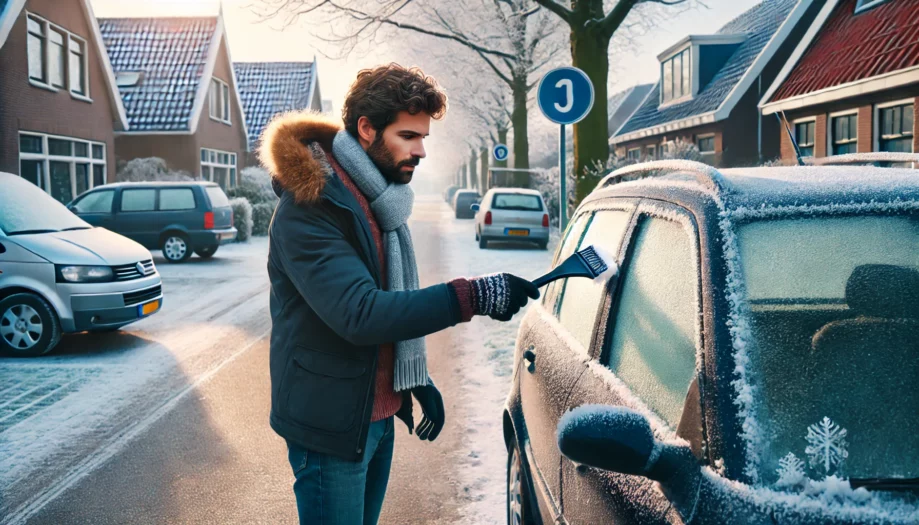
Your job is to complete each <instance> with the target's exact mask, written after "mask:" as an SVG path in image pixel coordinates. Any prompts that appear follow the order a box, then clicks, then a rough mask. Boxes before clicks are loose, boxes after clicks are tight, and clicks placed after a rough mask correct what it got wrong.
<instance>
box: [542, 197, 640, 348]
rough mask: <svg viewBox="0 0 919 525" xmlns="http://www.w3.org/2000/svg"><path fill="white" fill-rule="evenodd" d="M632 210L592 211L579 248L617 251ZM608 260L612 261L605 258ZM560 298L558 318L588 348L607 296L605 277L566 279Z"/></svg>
mask: <svg viewBox="0 0 919 525" xmlns="http://www.w3.org/2000/svg"><path fill="white" fill-rule="evenodd" d="M631 216H632V212H631V211H620V210H603V211H598V212H597V213H596V214H594V216H593V219H592V220H591V221H590V224H589V225H588V227H587V232H586V233H585V234H584V237H583V239H581V242H580V244H579V245H578V249H579V250H580V249H582V248H586V247H588V246H597V247H600V248H602V249H603V251H604V252H606V253H609V254H616V253H618V252H619V244H620V243H621V242H622V237H623V236H624V235H625V231H626V229H627V228H628V226H629V219H630V218H631ZM606 262H607V264H609V263H612V262H615V261H606ZM565 281H567V282H565V283H564V284H563V287H562V292H561V297H560V299H559V301H560V303H559V308H558V320H559V323H561V325H562V326H564V327H565V328H566V329H567V330H568V332H569V333H571V335H573V336H574V338H575V339H577V341H578V342H579V343H581V345H583V346H584V348H586V349H588V350H589V349H590V339H591V337H592V336H593V332H594V325H595V323H596V320H597V311H598V310H599V309H600V305H601V303H602V302H603V298H604V297H605V296H606V284H607V280H606V279H604V278H603V277H602V276H601V277H598V278H596V279H587V278H584V277H572V278H570V279H565Z"/></svg>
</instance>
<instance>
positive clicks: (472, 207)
mask: <svg viewBox="0 0 919 525" xmlns="http://www.w3.org/2000/svg"><path fill="white" fill-rule="evenodd" d="M481 208H482V207H481V206H479V204H478V203H477V202H476V203H473V204H472V205H471V206H469V209H470V210H472V211H479V209H481Z"/></svg>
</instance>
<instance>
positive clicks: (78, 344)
mask: <svg viewBox="0 0 919 525" xmlns="http://www.w3.org/2000/svg"><path fill="white" fill-rule="evenodd" d="M154 255H155V260H156V263H157V267H158V269H159V271H160V273H161V275H162V277H163V289H164V304H163V308H162V310H161V311H159V312H157V313H156V314H154V315H152V316H151V317H148V318H147V319H144V320H142V321H139V322H137V323H134V324H131V325H128V326H126V327H125V328H124V329H123V330H122V331H120V332H116V333H97V334H90V333H84V334H76V335H65V336H64V338H63V339H62V340H61V342H60V344H59V345H58V347H57V348H55V349H54V350H52V352H51V353H50V354H48V355H46V356H42V357H39V358H32V359H11V358H5V359H0V458H2V460H0V494H3V495H4V497H3V498H2V499H0V515H3V514H5V513H6V512H9V511H11V510H13V509H12V508H15V507H16V506H18V505H19V504H21V503H23V500H24V499H25V498H30V497H32V496H33V495H34V494H36V493H40V492H41V491H42V489H43V488H45V487H46V486H47V485H48V484H49V483H54V481H55V479H60V478H62V477H63V476H66V474H67V472H68V471H69V470H70V469H71V468H72V467H74V466H75V465H78V462H80V461H82V460H83V459H84V458H86V457H87V456H89V455H91V454H92V452H93V451H94V450H97V449H99V448H100V447H104V445H105V443H106V442H108V441H110V440H112V439H113V438H117V435H118V434H119V432H120V431H121V430H122V429H123V428H125V427H126V426H128V425H130V424H132V423H133V422H135V421H137V420H141V419H143V417H144V415H146V414H147V413H149V412H151V411H153V410H155V409H156V408H157V407H158V406H160V405H162V404H163V403H164V402H166V401H167V400H168V399H169V398H170V397H171V396H172V395H174V394H175V393H176V392H178V391H181V390H182V389H183V388H184V387H185V386H186V385H188V384H190V383H191V382H193V381H194V378H195V377H196V376H199V375H201V374H202V373H204V372H206V371H207V370H208V369H210V368H211V367H213V366H214V363H217V362H220V361H221V360H222V359H224V358H225V356H226V355H227V354H228V353H230V352H232V351H233V350H234V349H235V348H238V347H240V346H242V345H241V344H240V343H243V344H245V343H246V342H248V341H249V340H252V339H255V338H257V337H258V336H260V335H261V333H262V332H264V330H265V329H266V328H267V326H264V325H265V323H263V322H262V323H253V320H254V319H255V320H257V319H264V317H265V316H266V315H267V311H266V310H267V276H266V275H265V272H264V260H265V258H266V257H267V240H266V239H264V238H263V239H254V240H253V241H252V242H250V243H247V244H233V245H228V246H224V247H221V249H220V251H218V253H217V255H216V256H215V257H214V259H211V260H208V261H205V260H202V259H198V258H192V259H191V260H190V261H189V262H188V263H186V264H182V265H170V264H167V263H166V262H165V261H163V260H162V259H161V258H160V257H159V255H160V254H159V252H158V251H157V252H155V253H154ZM228 283H232V285H230V286H227V284H228ZM260 294H261V295H262V297H257V296H258V295H260ZM249 299H251V300H249ZM51 465H53V466H54V468H51ZM11 507H12V508H11Z"/></svg>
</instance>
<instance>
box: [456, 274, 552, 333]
mask: <svg viewBox="0 0 919 525" xmlns="http://www.w3.org/2000/svg"><path fill="white" fill-rule="evenodd" d="M469 282H470V283H472V295H473V298H472V299H473V303H474V305H475V314H476V315H487V316H489V317H491V318H492V319H495V320H498V321H510V320H511V318H512V317H514V314H516V313H517V312H519V311H520V309H521V308H523V307H524V306H526V304H527V300H528V299H539V288H537V287H536V286H535V285H534V284H533V283H531V282H530V281H527V280H526V279H521V278H520V277H517V276H516V275H511V274H509V273H496V274H493V275H486V276H484V277H476V278H474V279H470V280H469Z"/></svg>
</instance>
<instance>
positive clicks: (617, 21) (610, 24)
mask: <svg viewBox="0 0 919 525" xmlns="http://www.w3.org/2000/svg"><path fill="white" fill-rule="evenodd" d="M640 1H641V0H619V2H616V5H615V6H614V7H613V9H612V10H610V12H609V14H607V15H606V16H605V17H603V19H602V20H599V21H597V29H599V30H600V32H601V33H602V34H603V35H605V36H606V37H607V38H612V36H613V33H615V32H616V30H617V29H619V26H620V25H622V21H623V20H625V17H627V16H629V12H630V11H632V8H633V7H635V4H637V3H639V2H640ZM678 1H682V0H678Z"/></svg>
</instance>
